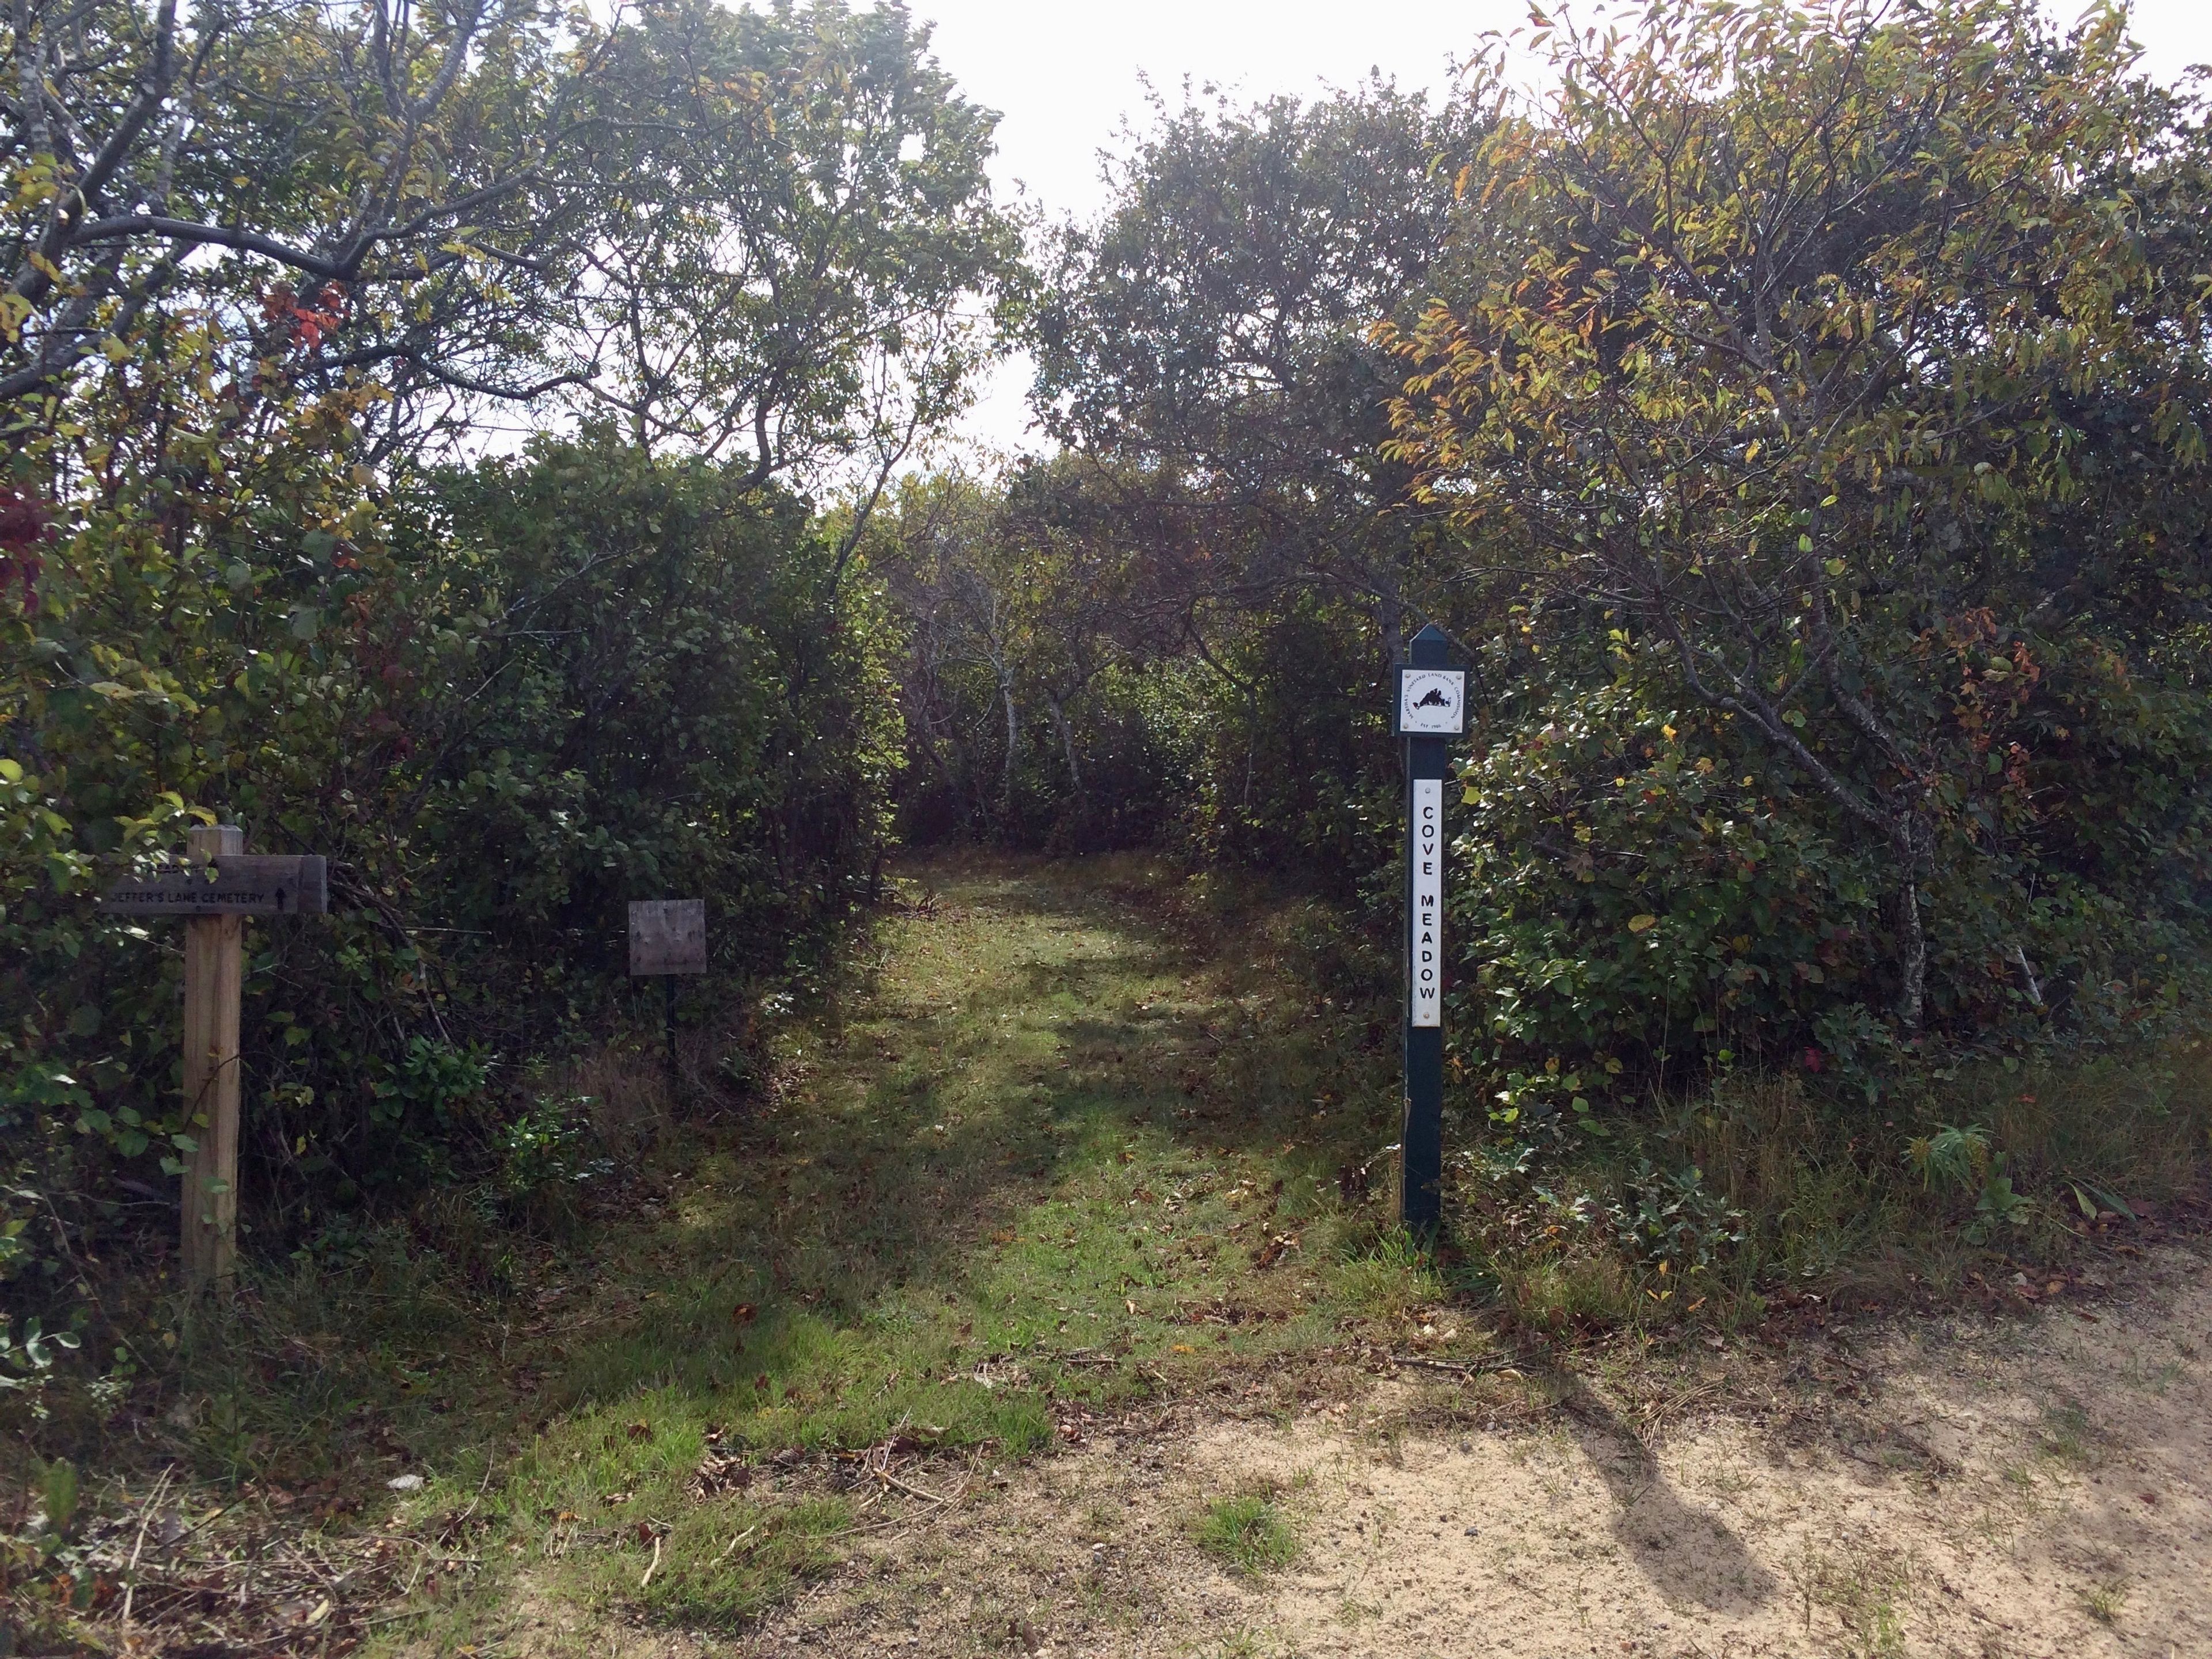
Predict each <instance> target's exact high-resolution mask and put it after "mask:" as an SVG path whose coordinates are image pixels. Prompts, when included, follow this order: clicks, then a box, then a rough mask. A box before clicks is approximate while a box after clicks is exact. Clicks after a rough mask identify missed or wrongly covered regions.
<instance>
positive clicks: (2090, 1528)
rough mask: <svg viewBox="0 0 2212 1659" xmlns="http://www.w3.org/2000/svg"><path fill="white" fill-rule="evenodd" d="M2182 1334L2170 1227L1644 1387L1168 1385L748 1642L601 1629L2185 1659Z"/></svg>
mask: <svg viewBox="0 0 2212 1659" xmlns="http://www.w3.org/2000/svg"><path fill="white" fill-rule="evenodd" d="M2208 1348H2212V1266H2208V1264H2207V1262H2206V1261H2204V1260H2203V1258H2202V1257H2201V1256H2198V1255H2193V1254H2189V1253H2185V1252H2182V1251H2179V1250H2169V1251H2166V1252H2164V1253H2162V1254H2160V1255H2158V1256H2157V1257H2155V1258H2154V1259H2153V1260H2151V1261H2148V1262H2146V1263H2145V1264H2143V1265H2142V1267H2139V1268H2137V1269H2136V1270H2134V1271H2133V1272H2131V1273H2129V1274H2128V1275H2127V1276H2126V1279H2125V1280H2124V1282H2123V1283H2121V1284H2119V1285H2117V1286H2116V1287H2114V1288H2113V1290H2112V1292H2111V1293H2110V1294H2109V1295H2098V1294H2097V1293H2096V1292H2095V1291H2092V1292H2091V1294H2090V1296H2089V1297H2087V1298H2086V1299H2075V1298H2069V1299H2067V1300H2066V1301H2065V1302H2064V1303H2063V1304H2059V1305H2053V1306H2050V1307H2047V1308H2045V1309H2044V1310H2041V1311H2039V1312H2037V1313H2034V1314H2032V1315H2028V1316H2022V1317H2015V1318H2008V1319H2006V1320H2002V1321H1999V1322H1988V1321H1984V1320H1981V1319H1979V1318H1976V1319H1972V1320H1967V1319H1965V1318H1963V1317H1962V1318H1960V1319H1959V1320H1957V1321H1951V1322H1940V1321H1939V1322H1929V1321H1927V1320H1918V1321H1911V1322H1899V1323H1896V1324H1893V1325H1891V1326H1888V1327H1886V1328H1857V1329H1855V1330H1852V1331H1849V1332H1843V1331H1838V1332H1835V1333H1813V1334H1807V1335H1804V1336H1801V1337H1796V1338H1793V1339H1791V1340H1789V1341H1788V1342H1786V1343H1781V1344H1776V1345H1763V1344H1759V1343H1743V1344H1731V1345H1729V1346H1725V1347H1723V1348H1721V1349H1719V1350H1717V1351H1709V1352H1708V1353H1707V1354H1706V1356H1705V1357H1704V1358H1702V1359H1701V1361H1700V1362H1699V1363H1695V1364H1690V1365H1688V1366H1686V1367H1680V1366H1678V1367H1675V1368H1674V1370H1672V1371H1671V1372H1670V1373H1668V1375H1667V1376H1666V1377H1665V1378H1664V1380H1663V1381H1662V1382H1657V1383H1655V1382H1654V1380H1653V1379H1654V1375H1655V1372H1654V1371H1653V1370H1652V1369H1651V1368H1645V1367H1630V1368H1620V1370H1618V1372H1617V1375H1618V1376H1620V1377H1623V1378H1627V1379H1629V1381H1628V1382H1626V1383H1608V1382H1607V1379H1606V1377H1605V1376H1600V1375H1593V1376H1579V1375H1572V1374H1571V1375H1568V1376H1565V1377H1559V1376H1554V1377H1551V1378H1548V1379H1542V1380H1538V1379H1530V1380H1529V1381H1528V1382H1527V1383H1516V1382H1515V1381H1514V1380H1513V1379H1511V1378H1505V1379H1497V1378H1489V1379H1484V1380H1483V1381H1482V1382H1481V1383H1479V1384H1469V1385H1467V1387H1466V1389H1464V1390H1463V1389H1462V1385H1460V1384H1458V1383H1455V1382H1452V1381H1449V1380H1446V1379H1439V1380H1437V1381H1436V1382H1424V1383H1408V1382H1406V1381H1404V1380H1402V1376H1401V1379H1395V1380H1394V1379H1379V1380H1378V1381H1377V1382H1376V1383H1375V1384H1374V1385H1373V1386H1372V1387H1371V1388H1370V1389H1368V1390H1366V1391H1365V1392H1364V1393H1362V1394H1358V1395H1354V1396H1353V1397H1352V1399H1351V1400H1349V1401H1343V1400H1340V1401H1338V1403H1337V1404H1336V1405H1335V1406H1334V1407H1327V1406H1323V1407H1316V1408H1313V1409H1308V1410H1303V1411H1300V1412H1297V1413H1292V1414H1291V1415H1290V1416H1289V1417H1288V1419H1287V1420H1284V1419H1282V1418H1281V1417H1280V1416H1278V1417H1277V1418H1276V1419H1274V1420H1238V1419H1235V1418H1233V1417H1225V1416H1221V1415H1215V1414H1209V1413H1205V1412H1197V1413H1193V1412H1189V1411H1184V1412H1182V1413H1175V1414H1173V1415H1171V1416H1170V1417H1169V1418H1167V1419H1160V1420H1157V1421H1152V1422H1136V1423H1124V1424H1121V1425H1117V1426H1116V1428H1115V1430H1113V1431H1102V1432H1099V1433H1097V1434H1094V1435H1093V1436H1091V1437H1090V1438H1089V1439H1088V1440H1087V1441H1086V1442H1085V1443H1083V1444H1081V1445H1079V1446H1078V1447H1076V1448H1073V1449H1071V1450H1069V1451H1067V1452H1066V1453H1064V1454H1062V1455H1058V1456H1055V1457H1053V1458H1050V1459H1047V1460H1045V1461H1043V1462H1041V1463H1039V1464H1036V1465H1034V1466H1032V1467H1030V1468H1025V1469H1024V1470H1021V1471H1018V1472H1016V1473H1014V1474H1012V1477H1011V1478H1010V1479H1007V1480H1005V1482H1004V1484H996V1483H993V1482H990V1481H989V1480H978V1481H975V1482H974V1483H973V1484H972V1485H971V1486H969V1491H968V1495H967V1496H965V1497H964V1498H963V1499H962V1501H961V1502H959V1503H958V1504H955V1505H953V1506H951V1508H950V1509H949V1510H946V1509H940V1510H934V1511H918V1512H916V1513H915V1514H914V1516H912V1518H911V1520H910V1521H909V1522H908V1523H906V1524H904V1525H902V1526H900V1527H896V1528H891V1529H890V1530H889V1531H888V1532H886V1533H885V1534H881V1535H880V1536H878V1537H874V1538H872V1539H870V1540H868V1541H865V1542H863V1543H862V1544H861V1546H860V1547H859V1548H858V1549H857V1550H856V1551H855V1553H854V1557H853V1559H852V1560H851V1561H850V1563H849V1564H848V1566H847V1567H846V1568H845V1569H844V1570H843V1571H842V1572H840V1573H839V1574H837V1575H836V1577H832V1578H830V1579H829V1580H826V1581H824V1582H823V1583H820V1584H817V1586H815V1587H814V1589H812V1590H811V1592H810V1593H809V1594H808V1595H805V1597H803V1598H802V1599H801V1600H800V1601H799V1603H798V1604H797V1605H796V1606H794V1607H792V1608H791V1609H789V1610H788V1611H787V1613H784V1614H783V1615H781V1617H779V1618H777V1619H776V1620H774V1621H772V1622H771V1623H769V1625H768V1626H765V1627H763V1628H762V1629H761V1630H759V1631H757V1632H753V1633H751V1634H750V1635H749V1636H747V1637H744V1638H736V1639H729V1640H724V1639H705V1640H694V1639H692V1638H684V1637H677V1636H671V1635H670V1634H668V1633H661V1634H659V1635H648V1634H647V1632H634V1633H633V1635H634V1638H635V1643H636V1648H635V1650H640V1651H645V1650H657V1651H660V1652H690V1653H701V1652H705V1653H730V1654H744V1655H762V1656H766V1655H772V1654H788V1653H796V1654H843V1653H848V1652H856V1651H857V1652H872V1651H878V1650H908V1651H915V1652H921V1653H927V1654H932V1655H938V1654H945V1655H956V1654H960V1655H964V1654H999V1653H1012V1654H1022V1653H1029V1654H1033V1655H1042V1654H1046V1653H1050V1654H1054V1655H1061V1656H1068V1655H1085V1656H1088V1655H1101V1656H1104V1655H1115V1656H1119V1655H1128V1656H1139V1655H1143V1656H1152V1655H1160V1656H1167V1655H1197V1656H1211V1655H1224V1656H1228V1655H1255V1656H1257V1655H1281V1656H1289V1655H1302V1656H1309V1659H1321V1656H1346V1659H1349V1656H1368V1655H1375V1656H1383V1655H1389V1656H1394V1659H1395V1656H1404V1659H1422V1656H1437V1659H1444V1656H1461V1655H1468V1656H1473V1655H1485V1656H1489V1655H1514V1656H1521V1659H1567V1656H1596V1655H1618V1654H1630V1655H1638V1656H1654V1659H1674V1656H1685V1659H1686V1656H1713V1659H1720V1656H1753V1655H1798V1654H1806V1655H1868V1656H1875V1655H1923V1654H1924V1655H1943V1656H1951V1655H1960V1656H1973V1659H2043V1656H2053V1659H2056V1656H2060V1655H2063V1656H2067V1659H2087V1656H2100V1655H2127V1656H2137V1655H2141V1656H2158V1659H2186V1656H2208V1655H2212V1532H2208V1524H2212V1472H2208V1463H2207V1453H2208V1450H2212V1413H2208V1410H2207V1407H2208V1404H2212V1401H2208V1399H2207V1393H2208V1387H2209V1386H2212V1370H2208V1362H2207V1359H2206V1357H2205V1354H2206V1350H2207V1349H2208ZM1635 1386H1644V1387H1646V1388H1649V1389H1655V1390H1656V1391H1654V1392H1651V1393H1650V1395H1648V1397H1644V1398H1640V1399H1639V1398H1635V1397H1632V1392H1630V1390H1632V1388H1633V1387H1635ZM1516 1388H1517V1389H1520V1390H1521V1395H1522V1398H1521V1402H1520V1408H1519V1410H1517V1411H1516V1410H1513V1409H1505V1410H1504V1411H1501V1409H1500V1404H1501V1401H1504V1403H1505V1405H1506V1406H1507V1407H1511V1405H1512V1398H1513V1391H1514V1390H1515V1389H1516ZM1516 1417H1518V1418H1519V1419H1520V1420H1518V1421H1514V1420H1513V1419H1515V1418H1516ZM1501 1418H1503V1419H1504V1424H1503V1425H1499V1422H1500V1419H1501ZM1485 1423H1489V1424H1491V1425H1492V1426H1481V1425H1483V1424H1485ZM940 1473H941V1476H942V1479H943V1480H944V1481H945V1483H948V1484H950V1483H953V1482H956V1481H957V1480H958V1479H959V1472H958V1471H957V1470H951V1469H947V1470H945V1471H942V1472H940ZM1255 1485H1257V1486H1267V1487H1269V1488H1272V1489H1273V1490H1275V1491H1277V1492H1278V1493H1279V1503H1280V1504H1281V1505H1282V1507H1283V1509H1284V1510H1285V1513H1286V1514H1288V1515H1289V1516H1291V1518H1292V1520H1293V1522H1294V1524H1295V1526H1296V1528H1297V1534H1298V1536H1299V1539H1300V1542H1301V1545H1302V1553H1301V1555H1300V1557H1299V1559H1297V1561H1296V1562H1295V1563H1294V1564H1293V1565H1291V1566H1290V1567H1288V1568H1286V1569H1284V1570H1282V1571H1279V1572H1277V1573H1274V1574H1272V1575H1268V1576H1266V1577H1260V1578H1246V1577H1239V1576H1237V1575H1234V1574H1231V1573H1230V1572H1227V1571H1224V1570H1222V1569H1221V1568H1219V1567H1218V1566H1217V1565H1214V1564H1213V1563H1212V1561H1211V1560H1210V1559H1208V1558H1206V1556H1205V1555H1203V1554H1202V1553H1200V1551H1199V1550H1198V1549H1197V1548H1196V1547H1195V1546H1194V1543H1193V1541H1192V1538H1191V1520H1192V1517H1193V1516H1194V1514H1195V1513H1196V1512H1197V1511H1198V1510H1200V1508H1201V1507H1202V1506H1203V1505H1204V1504H1206V1503H1207V1502H1208V1501H1210V1500H1212V1499H1213V1498H1218V1497H1220V1496H1222V1495H1224V1494H1225V1493H1230V1492H1237V1491H1238V1490H1240V1489H1244V1488H1247V1487H1250V1486H1255ZM624 1645H628V1644H619V1643H618V1644H617V1646H618V1647H619V1646H624Z"/></svg>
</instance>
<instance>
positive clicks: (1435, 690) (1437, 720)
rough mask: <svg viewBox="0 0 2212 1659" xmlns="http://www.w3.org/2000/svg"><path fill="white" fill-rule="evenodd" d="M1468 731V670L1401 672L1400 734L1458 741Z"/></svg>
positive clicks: (1420, 669)
mask: <svg viewBox="0 0 2212 1659" xmlns="http://www.w3.org/2000/svg"><path fill="white" fill-rule="evenodd" d="M1466 730H1467V671H1466V670H1465V669H1463V668H1401V669H1400V670H1399V671H1398V731H1399V732H1400V734H1401V736H1404V737H1409V738H1416V737H1437V738H1455V737H1457V736H1459V735H1460V733H1462V732H1464V731H1466Z"/></svg>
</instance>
